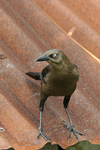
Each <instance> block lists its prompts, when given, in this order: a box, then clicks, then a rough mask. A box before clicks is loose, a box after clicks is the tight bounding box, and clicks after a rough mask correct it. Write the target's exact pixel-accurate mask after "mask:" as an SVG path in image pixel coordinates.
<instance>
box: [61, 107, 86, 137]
mask: <svg viewBox="0 0 100 150" xmlns="http://www.w3.org/2000/svg"><path fill="white" fill-rule="evenodd" d="M66 113H67V116H68V119H69V122H70V126H68V124H67V123H66V122H65V121H63V122H64V125H65V126H66V127H67V129H68V130H69V132H68V138H69V137H70V134H71V131H73V133H74V135H75V136H76V138H77V139H79V137H78V135H77V133H78V134H80V135H84V134H83V133H80V132H79V131H77V130H75V128H74V126H73V124H72V121H71V118H70V116H69V112H68V109H67V108H66Z"/></svg>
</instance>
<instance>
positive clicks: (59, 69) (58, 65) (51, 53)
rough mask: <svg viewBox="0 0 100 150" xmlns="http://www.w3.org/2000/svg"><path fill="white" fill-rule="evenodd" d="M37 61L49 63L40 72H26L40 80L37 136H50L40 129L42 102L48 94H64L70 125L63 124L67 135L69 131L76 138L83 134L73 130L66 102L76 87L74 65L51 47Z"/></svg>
mask: <svg viewBox="0 0 100 150" xmlns="http://www.w3.org/2000/svg"><path fill="white" fill-rule="evenodd" d="M37 61H47V62H48V63H49V64H50V65H48V66H46V67H45V68H44V69H43V71H42V73H41V72H27V73H26V74H27V75H28V76H30V77H32V78H34V79H35V80H41V91H40V105H39V110H40V125H39V128H38V136H37V137H39V136H40V135H42V137H43V138H44V139H46V140H49V139H50V138H49V137H47V136H46V135H45V134H44V133H43V130H42V125H41V120H42V112H43V109H44V103H45V101H46V100H47V98H48V97H49V96H65V97H64V101H63V104H64V108H65V110H66V113H67V115H68V119H69V122H70V126H68V124H67V123H66V122H65V121H63V122H64V125H65V126H66V127H67V128H68V130H69V132H68V137H70V133H71V131H73V133H74V135H75V136H76V138H77V139H78V138H79V137H78V135H77V134H80V135H83V134H82V133H80V132H78V131H77V130H75V128H74V126H73V124H72V121H71V119H70V116H69V113H68V109H67V106H68V103H69V100H70V97H71V95H72V93H73V92H74V91H75V89H76V84H77V81H78V79H79V71H78V68H77V66H76V65H74V64H72V63H71V62H70V61H69V59H68V57H67V56H66V55H65V54H64V53H63V52H62V51H61V50H59V49H51V50H48V51H46V52H45V53H44V55H43V56H41V57H39V58H38V59H37V60H36V62H37Z"/></svg>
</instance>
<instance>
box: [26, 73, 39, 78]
mask: <svg viewBox="0 0 100 150" xmlns="http://www.w3.org/2000/svg"><path fill="white" fill-rule="evenodd" d="M26 75H28V76H30V77H31V78H34V79H35V80H41V73H40V72H26Z"/></svg>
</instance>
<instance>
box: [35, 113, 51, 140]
mask: <svg viewBox="0 0 100 150" xmlns="http://www.w3.org/2000/svg"><path fill="white" fill-rule="evenodd" d="M41 122H42V111H40V125H39V127H38V135H37V138H39V136H40V135H41V136H42V137H43V138H44V139H45V140H50V138H49V137H47V136H46V135H45V134H44V133H43V129H42V125H41Z"/></svg>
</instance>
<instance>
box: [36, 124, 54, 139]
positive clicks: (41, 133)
mask: <svg viewBox="0 0 100 150" xmlns="http://www.w3.org/2000/svg"><path fill="white" fill-rule="evenodd" d="M40 135H41V136H42V137H43V138H44V139H45V140H51V139H50V138H49V137H47V136H46V135H45V134H44V133H43V129H42V128H40V127H39V128H38V135H37V138H39V136H40Z"/></svg>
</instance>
